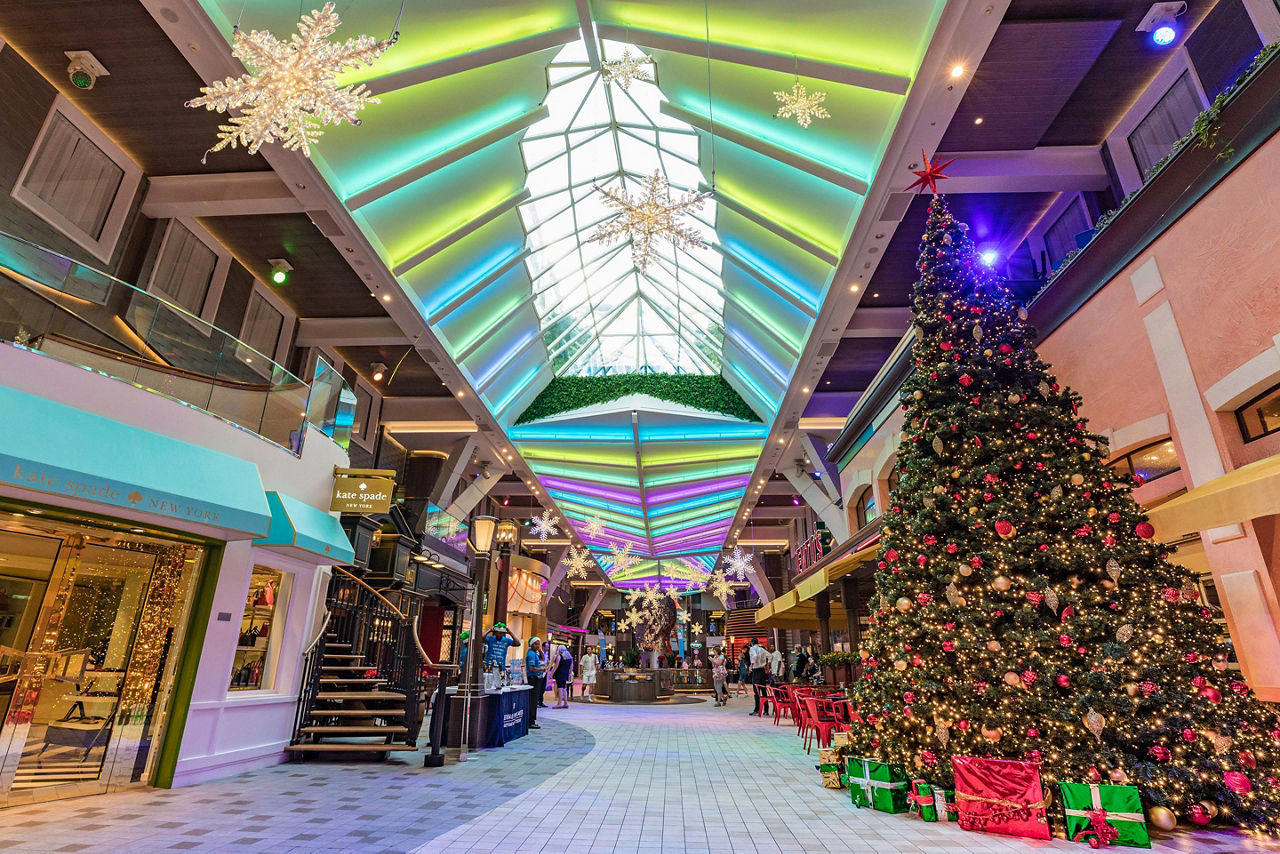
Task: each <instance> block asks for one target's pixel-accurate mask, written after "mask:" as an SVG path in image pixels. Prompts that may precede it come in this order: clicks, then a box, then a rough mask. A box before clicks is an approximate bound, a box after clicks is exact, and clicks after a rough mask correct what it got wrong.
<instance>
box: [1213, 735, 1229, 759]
mask: <svg viewBox="0 0 1280 854" xmlns="http://www.w3.org/2000/svg"><path fill="white" fill-rule="evenodd" d="M1209 740H1210V741H1211V742H1213V752H1214V753H1217V754H1218V755H1219V756H1221V755H1222V754H1224V753H1226V752H1227V751H1229V750H1230V749H1231V745H1233V744H1235V742H1234V741H1232V740H1231V738H1230V737H1229V736H1225V735H1222V734H1221V733H1216V732H1211V733H1209Z"/></svg>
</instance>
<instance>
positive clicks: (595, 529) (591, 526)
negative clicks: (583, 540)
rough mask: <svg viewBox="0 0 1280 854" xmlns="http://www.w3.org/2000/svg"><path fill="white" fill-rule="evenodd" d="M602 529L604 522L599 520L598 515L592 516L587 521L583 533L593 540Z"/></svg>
mask: <svg viewBox="0 0 1280 854" xmlns="http://www.w3.org/2000/svg"><path fill="white" fill-rule="evenodd" d="M603 530H604V522H601V521H600V517H599V516H592V517H591V521H590V522H588V523H587V527H586V528H584V529H583V533H585V534H586V535H587V536H588V537H589V538H591V539H593V540H594V539H597V538H598V537H599V536H600V532H601V531H603Z"/></svg>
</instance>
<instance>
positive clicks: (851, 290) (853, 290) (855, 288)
mask: <svg viewBox="0 0 1280 854" xmlns="http://www.w3.org/2000/svg"><path fill="white" fill-rule="evenodd" d="M857 292H858V286H857V285H850V286H849V293H851V294H856V293H857Z"/></svg>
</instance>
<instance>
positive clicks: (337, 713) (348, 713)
mask: <svg viewBox="0 0 1280 854" xmlns="http://www.w3.org/2000/svg"><path fill="white" fill-rule="evenodd" d="M311 717H312V718H402V717H404V709H403V708H399V709H312V710H311Z"/></svg>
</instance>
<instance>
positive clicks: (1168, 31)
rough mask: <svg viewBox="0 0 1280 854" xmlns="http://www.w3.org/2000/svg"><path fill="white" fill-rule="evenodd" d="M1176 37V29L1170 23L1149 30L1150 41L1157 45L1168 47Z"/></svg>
mask: <svg viewBox="0 0 1280 854" xmlns="http://www.w3.org/2000/svg"><path fill="white" fill-rule="evenodd" d="M1177 37H1178V30H1177V29H1176V28H1175V27H1174V26H1173V25H1172V24H1163V25H1161V26H1159V27H1156V28H1155V29H1154V30H1152V31H1151V41H1152V42H1154V43H1155V45H1156V46H1157V47H1168V46H1169V45H1171V44H1173V40H1174V39H1176V38H1177Z"/></svg>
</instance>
